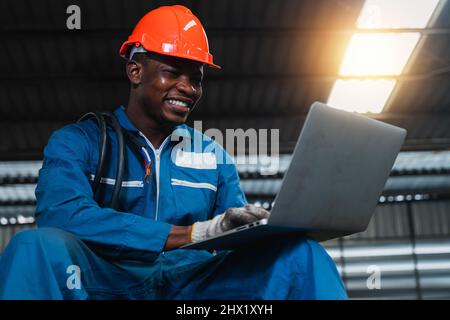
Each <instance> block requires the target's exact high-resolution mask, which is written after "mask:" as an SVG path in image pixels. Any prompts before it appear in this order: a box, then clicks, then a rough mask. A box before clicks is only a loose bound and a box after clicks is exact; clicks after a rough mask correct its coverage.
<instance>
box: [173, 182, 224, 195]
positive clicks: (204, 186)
mask: <svg viewBox="0 0 450 320" xmlns="http://www.w3.org/2000/svg"><path fill="white" fill-rule="evenodd" d="M171 183H172V185H174V186H184V187H191V188H199V189H210V190H212V191H214V192H216V191H217V187H216V186H215V185H212V184H210V183H206V182H190V181H186V180H178V179H171Z"/></svg>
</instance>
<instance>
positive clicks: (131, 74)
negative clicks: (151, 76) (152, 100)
mask: <svg viewBox="0 0 450 320" xmlns="http://www.w3.org/2000/svg"><path fill="white" fill-rule="evenodd" d="M142 67H143V66H142V64H140V63H139V62H137V61H135V60H130V61H128V62H127V65H126V69H127V76H128V79H129V80H130V82H131V84H133V85H137V84H140V83H141V78H142V71H143V68H142Z"/></svg>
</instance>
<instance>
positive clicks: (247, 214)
mask: <svg viewBox="0 0 450 320" xmlns="http://www.w3.org/2000/svg"><path fill="white" fill-rule="evenodd" d="M269 215H270V213H269V211H267V210H265V209H263V208H261V207H257V206H255V205H252V204H247V205H245V206H244V207H242V208H229V209H227V210H226V211H225V212H224V213H222V214H219V215H217V216H215V217H214V218H213V219H211V220H207V221H200V222H196V223H194V224H193V225H192V232H191V241H192V242H198V241H202V240H205V239H207V238H210V237H214V236H216V235H218V234H221V233H223V232H225V231H228V230H231V229H233V228H236V227H239V226H242V225H244V224H248V223H252V222H255V221H258V220H261V219H265V218H268V217H269Z"/></svg>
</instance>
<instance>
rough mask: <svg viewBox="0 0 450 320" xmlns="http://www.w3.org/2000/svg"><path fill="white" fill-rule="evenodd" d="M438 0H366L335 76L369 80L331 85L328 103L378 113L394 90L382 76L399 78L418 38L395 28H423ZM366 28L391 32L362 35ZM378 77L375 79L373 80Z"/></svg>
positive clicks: (388, 80) (348, 81)
mask: <svg viewBox="0 0 450 320" xmlns="http://www.w3.org/2000/svg"><path fill="white" fill-rule="evenodd" d="M438 3H439V0H366V2H365V3H364V6H363V9H362V10H361V14H360V16H359V18H358V21H357V24H356V25H357V28H359V29H361V31H362V32H355V34H354V35H353V36H352V38H351V40H350V42H349V46H348V48H347V51H346V53H345V55H344V58H343V60H342V64H341V67H340V71H339V75H340V76H347V77H349V76H350V77H352V76H355V77H364V76H370V77H371V78H372V79H370V80H357V79H350V80H343V79H339V80H337V81H336V82H335V84H334V86H333V88H332V90H331V93H330V96H329V98H328V104H329V105H330V106H333V107H336V108H340V109H343V110H347V111H355V112H381V111H382V110H383V109H384V106H385V104H386V102H387V101H388V100H389V97H390V95H391V93H392V91H393V90H394V87H395V84H396V81H395V79H394V80H392V79H383V76H398V75H401V74H402V72H403V69H404V67H405V65H406V64H407V62H408V60H409V58H410V57H411V54H412V52H413V51H414V48H415V47H416V45H417V43H418V41H419V39H420V33H419V32H409V30H402V31H401V32H398V31H396V30H395V29H400V28H402V29H409V28H415V29H421V28H425V27H426V26H427V25H428V23H429V20H430V18H431V16H432V14H433V12H434V10H435V9H436V6H437V5H438ZM367 29H373V30H376V29H392V31H386V30H382V31H381V32H378V33H377V32H375V33H372V32H370V33H367V32H366V33H364V30H367ZM373 77H375V78H376V77H379V79H373Z"/></svg>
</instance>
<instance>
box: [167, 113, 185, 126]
mask: <svg viewBox="0 0 450 320" xmlns="http://www.w3.org/2000/svg"><path fill="white" fill-rule="evenodd" d="M187 119H188V115H187V114H186V115H181V114H176V113H175V114H174V113H172V114H170V115H168V116H167V117H166V120H167V121H168V122H170V123H172V124H173V125H180V124H183V123H186V121H187Z"/></svg>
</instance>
